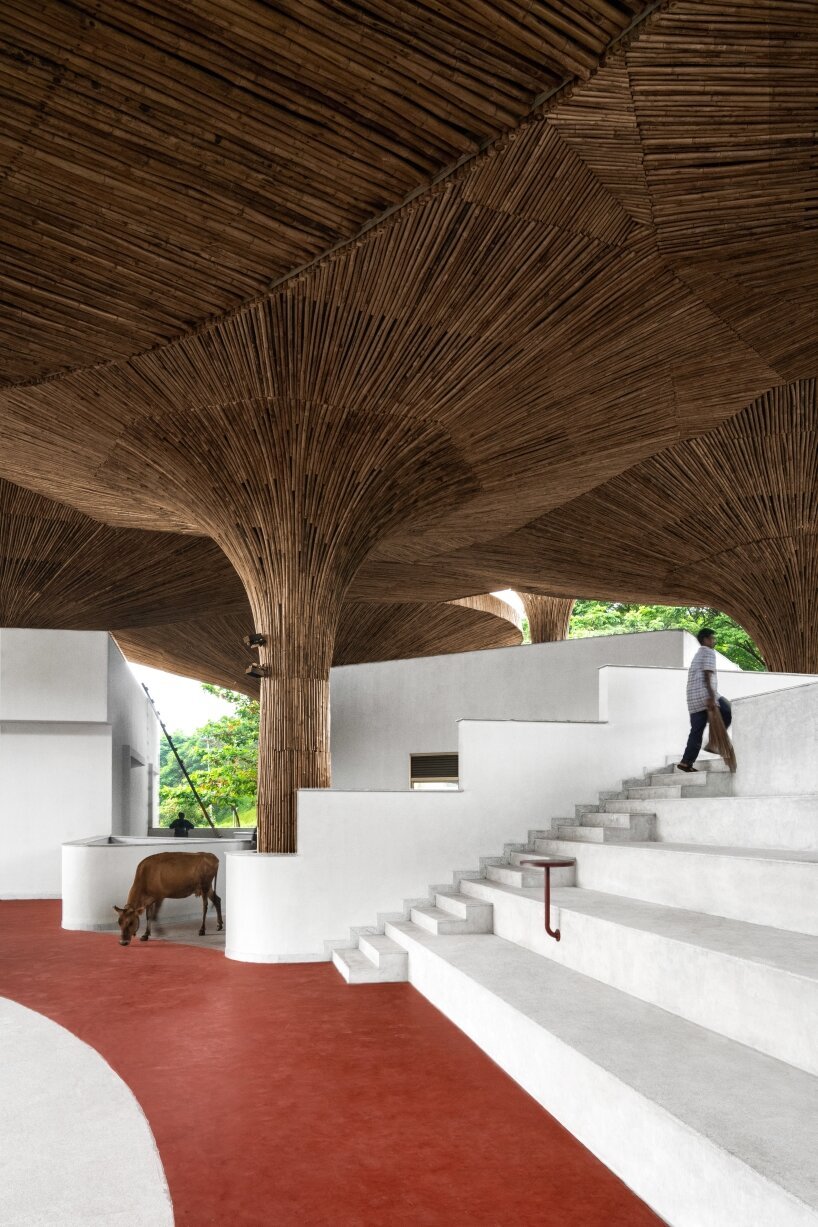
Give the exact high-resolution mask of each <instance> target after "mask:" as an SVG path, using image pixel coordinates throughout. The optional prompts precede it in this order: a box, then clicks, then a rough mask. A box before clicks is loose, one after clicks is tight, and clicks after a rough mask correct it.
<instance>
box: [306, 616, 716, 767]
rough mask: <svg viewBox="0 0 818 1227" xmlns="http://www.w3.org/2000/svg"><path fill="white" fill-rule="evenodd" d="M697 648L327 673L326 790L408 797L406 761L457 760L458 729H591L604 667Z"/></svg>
mask: <svg viewBox="0 0 818 1227" xmlns="http://www.w3.org/2000/svg"><path fill="white" fill-rule="evenodd" d="M697 647H698V645H697V643H696V641H695V639H694V638H693V636H692V635H688V634H687V633H686V632H685V631H651V632H647V633H645V634H638V635H605V636H599V637H595V638H590V639H571V640H565V641H563V642H561V643H538V644H529V645H527V646H525V647H514V648H494V649H492V650H491V651H485V652H461V653H454V654H452V655H449V656H432V657H426V658H424V659H421V660H392V661H383V662H380V663H377V664H369V665H346V666H343V667H341V668H337V669H333V670H332V674H331V681H330V703H331V713H332V725H331V728H332V786H333V788H341V789H350V788H358V789H371V788H378V789H404V788H408V786H409V758H410V755H412V754H434V753H443V752H451V751H454V750H456V749H457V722H458V720H595V719H597V717H598V701H599V700H598V674H599V670H600V668H601V667H602V666H603V665H640V666H653V667H657V668H678V667H683V666H686V665H687V664H689V662H690V659H691V658H692V656H693V653H694V652H695V651H696V649H697ZM719 669H720V670H725V671H735V670H736V666H735V665H734V664H733V663H732V661H729V660H727V659H726V658H725V657H721V658H720V660H719Z"/></svg>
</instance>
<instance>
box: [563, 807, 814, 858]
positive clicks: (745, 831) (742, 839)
mask: <svg viewBox="0 0 818 1227" xmlns="http://www.w3.org/2000/svg"><path fill="white" fill-rule="evenodd" d="M604 807H605V810H606V811H607V810H608V809H609V808H610V809H611V810H612V811H614V812H616V813H631V814H634V813H642V814H645V813H651V814H655V816H656V839H657V840H659V841H666V842H668V843H680V844H681V843H694V844H716V845H719V846H722V847H727V846H731V847H732V846H735V847H737V848H742V847H744V848H778V849H790V850H792V851H801V852H808V851H811V850H816V851H818V796H815V794H813V793H810V794H807V795H804V796H792V797H729V796H728V797H707V796H696V797H691V798H684V797H682V798H673V797H671V798H664V799H662V798H660V799H656V798H654V799H652V800H645V801H639V800H633V799H630V800H625V801H606V802H605V803H604ZM583 821H584V820H583Z"/></svg>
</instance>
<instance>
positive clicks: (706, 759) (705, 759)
mask: <svg viewBox="0 0 818 1227" xmlns="http://www.w3.org/2000/svg"><path fill="white" fill-rule="evenodd" d="M678 762H679V758H678V756H677V757H676V758H673V757H672V756H671V755H668V756H667V758H666V759H665V766H666V767H667V768H669V769H671V770H672V769H673V768H675V767H676V765H677V764H678ZM696 770H697V771H727V764H726V763H725V761H724V759H721V758H713V757H712V756H708V755H705V754H702V755H700V756H699V757H698V758H697V759H696ZM677 774H678V775H684V774H685V773H684V772H683V771H679V772H677Z"/></svg>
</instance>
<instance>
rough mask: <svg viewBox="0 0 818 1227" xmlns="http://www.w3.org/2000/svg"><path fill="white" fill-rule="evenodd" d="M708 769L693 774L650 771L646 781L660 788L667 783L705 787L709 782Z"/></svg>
mask: <svg viewBox="0 0 818 1227" xmlns="http://www.w3.org/2000/svg"><path fill="white" fill-rule="evenodd" d="M709 777H710V772H709V771H697V772H696V774H695V775H692V774H691V773H689V772H685V771H678V770H676V771H673V772H672V773H671V772H669V771H652V772H651V774H650V775H649V776H648V777H647V779H646V781H645V782H646V783H647V784H649V785H651V786H652V787H659V788H662V787H664V786H665V785H667V784H680V785H684V786H689V787H694V788H706V787H707V785H708V782H709Z"/></svg>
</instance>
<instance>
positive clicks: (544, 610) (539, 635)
mask: <svg viewBox="0 0 818 1227" xmlns="http://www.w3.org/2000/svg"><path fill="white" fill-rule="evenodd" d="M517 595H518V596H519V598H520V600H521V601H522V603H523V609H524V610H525V616H526V617H527V618H528V630H529V634H530V636H531V642H532V643H554V642H556V641H557V640H560V639H567V638H568V626H569V624H570V622H571V611H572V609H573V608H574V600H573V598H572V597H562V596H537V594H536V593H534V592H518V593H517Z"/></svg>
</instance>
